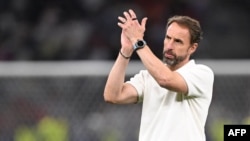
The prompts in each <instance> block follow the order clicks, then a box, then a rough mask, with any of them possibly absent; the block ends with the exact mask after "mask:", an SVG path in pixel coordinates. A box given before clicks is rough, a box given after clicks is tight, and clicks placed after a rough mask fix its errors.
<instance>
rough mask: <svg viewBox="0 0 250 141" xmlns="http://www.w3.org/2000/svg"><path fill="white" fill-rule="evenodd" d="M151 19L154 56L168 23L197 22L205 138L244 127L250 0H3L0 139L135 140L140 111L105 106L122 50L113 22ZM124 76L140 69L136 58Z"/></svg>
mask: <svg viewBox="0 0 250 141" xmlns="http://www.w3.org/2000/svg"><path fill="white" fill-rule="evenodd" d="M129 8H133V9H135V11H136V12H137V13H138V17H139V18H141V17H143V16H148V18H149V21H148V24H147V31H146V33H145V39H146V40H147V42H148V44H149V45H150V47H151V49H152V50H153V52H154V53H155V54H156V55H157V56H158V57H159V58H160V57H161V50H162V43H163V38H164V34H165V23H166V20H167V18H168V17H169V16H171V15H174V14H185V15H189V16H192V17H195V18H197V19H199V20H200V21H201V24H202V27H203V30H204V40H203V41H202V42H201V44H200V47H199V49H198V52H197V53H196V54H195V55H194V58H196V59H198V60H200V61H201V62H204V63H205V64H207V65H209V66H211V67H212V68H213V69H214V70H215V74H216V77H215V85H214V97H213V103H212V105H211V108H210V114H209V116H208V122H207V128H206V132H207V133H208V136H207V138H208V141H221V140H222V134H223V124H227V123H228V124H233V123H234V124H250V121H249V120H250V119H249V116H250V113H249V100H250V88H249V86H250V69H249V67H250V64H249V62H250V60H249V59H250V50H249V48H248V47H249V45H250V40H249V37H250V36H249V34H250V32H249V30H248V23H249V21H250V17H249V15H248V14H249V9H250V2H249V1H247V0H241V1H236V0H219V1H217V0H202V1H198V0H188V1H182V0H166V1H160V0H155V1H143V0H134V1H132V0H127V1H125V0H110V1H104V0H36V1H33V0H0V37H1V38H0V45H1V46H0V61H1V62H0V95H1V98H0V141H40V140H46V141H80V140H84V141H85V140H86V141H128V140H129V141H136V140H137V136H138V132H139V131H138V130H139V124H140V123H139V121H140V111H141V105H112V104H107V103H104V101H103V97H102V91H103V87H104V84H105V80H106V77H107V74H108V71H109V69H110V67H111V65H112V63H113V61H114V59H115V58H116V56H117V53H118V51H119V48H120V46H119V45H120V40H119V37H120V29H119V28H118V26H117V16H119V15H121V13H122V12H123V11H124V10H127V9H129ZM132 60H133V62H132V63H131V67H130V68H131V69H130V70H128V73H127V74H128V75H127V78H129V77H130V76H132V75H133V74H134V73H136V72H137V71H138V70H139V69H142V68H143V66H142V64H141V63H140V61H139V60H138V56H136V54H134V55H133V57H132Z"/></svg>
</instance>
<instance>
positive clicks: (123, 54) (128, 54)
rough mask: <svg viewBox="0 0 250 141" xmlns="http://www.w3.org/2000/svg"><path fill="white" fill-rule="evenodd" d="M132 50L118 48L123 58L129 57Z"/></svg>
mask: <svg viewBox="0 0 250 141" xmlns="http://www.w3.org/2000/svg"><path fill="white" fill-rule="evenodd" d="M132 53H133V50H132V51H127V50H125V49H123V48H121V49H120V51H119V54H120V55H121V56H122V57H123V58H125V59H130V58H131V56H132Z"/></svg>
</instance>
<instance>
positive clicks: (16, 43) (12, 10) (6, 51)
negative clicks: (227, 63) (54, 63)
mask: <svg viewBox="0 0 250 141" xmlns="http://www.w3.org/2000/svg"><path fill="white" fill-rule="evenodd" d="M129 8H132V9H134V10H135V11H136V12H137V14H138V17H139V18H142V17H144V16H147V17H148V18H149V20H148V23H147V25H146V26H147V30H146V33H145V39H146V40H147V42H148V44H149V46H150V47H151V49H152V50H153V52H154V53H155V54H156V55H157V56H158V57H161V52H162V47H163V39H164V35H165V25H166V22H167V18H168V17H170V16H173V15H176V14H178V15H180V14H182V15H188V16H192V17H194V18H196V19H198V20H199V21H200V22H201V25H202V27H203V30H204V40H202V42H201V44H200V48H199V49H198V52H197V53H196V54H195V55H194V56H195V57H196V58H206V59H216V58H219V59H249V58H250V51H249V48H248V46H249V45H250V41H249V37H250V32H249V31H248V30H247V29H248V23H249V22H250V17H249V15H248V13H249V9H250V2H249V1H248V0H240V1H237V0H219V1H217V0H188V1H183V0H154V1H143V0H108V1H105V0H0V60H2V61H14V60H32V61H33V60H34V61H35V60H113V59H115V58H116V57H117V54H118V51H119V48H120V28H119V27H118V26H117V22H118V20H117V17H118V16H119V15H122V12H123V11H124V10H128V9H129ZM133 57H134V58H135V59H137V58H138V56H136V55H133Z"/></svg>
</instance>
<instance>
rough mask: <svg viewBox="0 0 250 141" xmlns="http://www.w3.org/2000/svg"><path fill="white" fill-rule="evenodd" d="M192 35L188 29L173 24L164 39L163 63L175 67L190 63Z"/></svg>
mask: <svg viewBox="0 0 250 141" xmlns="http://www.w3.org/2000/svg"><path fill="white" fill-rule="evenodd" d="M190 48H191V44H190V33H189V30H188V28H186V27H184V26H181V25H179V24H177V23H175V22H174V23H172V24H171V25H170V26H169V27H168V29H167V31H166V36H165V39H164V50H163V61H164V63H166V64H167V65H168V66H171V67H175V66H176V65H178V64H179V63H181V62H183V61H188V60H189V57H190V55H191V53H192V51H190Z"/></svg>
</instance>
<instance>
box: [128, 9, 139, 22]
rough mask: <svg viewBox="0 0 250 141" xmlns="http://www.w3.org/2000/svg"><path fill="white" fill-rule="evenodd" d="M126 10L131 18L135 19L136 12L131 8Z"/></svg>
mask: <svg viewBox="0 0 250 141" xmlns="http://www.w3.org/2000/svg"><path fill="white" fill-rule="evenodd" d="M128 12H129V14H130V17H131V20H137V17H136V14H135V12H134V11H133V10H131V9H129V10H128Z"/></svg>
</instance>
